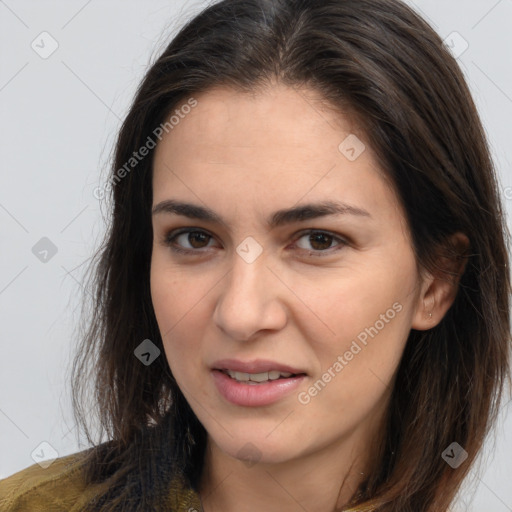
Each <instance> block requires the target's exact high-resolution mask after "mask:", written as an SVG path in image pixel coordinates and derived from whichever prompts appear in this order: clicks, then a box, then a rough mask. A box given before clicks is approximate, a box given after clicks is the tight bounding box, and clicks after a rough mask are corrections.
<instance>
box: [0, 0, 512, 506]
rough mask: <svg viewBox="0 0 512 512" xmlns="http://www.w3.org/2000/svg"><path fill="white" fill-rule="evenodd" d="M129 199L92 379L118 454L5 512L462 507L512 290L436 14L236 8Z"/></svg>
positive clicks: (135, 125) (125, 187)
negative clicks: (457, 500) (426, 17)
mask: <svg viewBox="0 0 512 512" xmlns="http://www.w3.org/2000/svg"><path fill="white" fill-rule="evenodd" d="M110 184H111V187H112V190H113V200H114V201H113V216H112V223H111V225H110V227H109V231H108V234H107V237H106V240H105V244H104V246H103V247H102V248H101V251H100V253H99V256H100V259H99V261H98V262H97V267H96V269H97V271H96V274H95V275H94V276H93V279H94V283H95V285H96V290H97V293H96V296H95V297H96V303H95V309H94V316H92V318H93V320H92V323H91V325H90V326H89V329H88V331H87V334H86V336H85V337H84V341H83V345H82V348H81V351H80V353H79V354H78V356H77V359H76V363H75V366H74V370H75V371H74V377H75V378H74V392H75V406H76V414H77V418H78V420H79V421H80V422H81V423H82V425H83V426H84V428H85V429H86V432H87V424H88V421H87V420H88V418H87V417H86V416H87V415H88V412H87V411H86V409H85V407H84V404H85V403H86V401H85V398H86V395H85V389H86V380H87V379H86V377H87V375H88V369H90V368H91V366H90V365H92V369H93V372H94V374H95V378H96V380H95V384H96V386H95V390H96V393H95V398H96V400H97V410H98V411H99V419H100V421H101V426H102V429H103V430H102V433H103V434H106V435H107V437H108V439H109V440H108V441H106V442H103V443H102V442H100V439H103V438H100V437H99V438H98V439H93V438H92V437H89V440H90V442H91V444H93V445H94V446H93V447H92V448H90V449H89V450H87V451H85V452H81V453H78V454H75V455H71V456H68V457H64V458H62V459H59V460H57V461H56V462H54V463H53V464H52V465H51V466H50V467H49V468H48V469H47V470H41V469H40V468H38V467H31V468H28V469H26V470H24V471H22V472H20V473H18V474H16V475H13V476H12V477H10V478H8V479H6V480H4V481H3V482H1V483H0V496H1V499H2V500H3V502H0V503H3V509H2V510H4V509H5V510H9V511H17V510H27V509H29V510H50V509H52V510H53V509H55V510H73V511H85V510H101V511H121V510H130V511H132V510H137V511H139V510H140V511H147V510H180V511H189V512H191V511H193V510H203V511H205V512H219V511H223V512H230V511H233V510H247V511H255V510H265V511H271V512H272V511H292V510H308V511H311V512H313V511H325V510H331V511H334V510H343V511H349V510H351V511H363V510H375V511H397V512H398V511H415V512H417V511H429V512H439V511H445V510H448V508H449V506H450V505H451V504H452V502H453V500H454V497H455V495H456V492H457V491H458V489H459V487H460V485H461V483H462V481H463V479H464V477H465V476H466V475H467V473H468V471H469V469H470V467H471V465H472V464H473V462H474V461H475V458H476V456H477V455H478V452H479V450H480V448H481V446H482V442H483V440H484V438H485V436H486V434H487V432H488V430H489V428H490V427H491V425H492V424H493V422H494V420H495V418H496V413H497V410H498V407H499V403H500V398H501V395H502V392H503V389H504V386H505V383H506V382H507V378H508V377H509V376H510V374H509V361H510V352H509V350H510V349H509V327H510V326H509V286H510V283H509V275H508V269H507V261H508V256H507V250H506V244H505V225H504V222H503V216H502V211H501V206H500V200H499V197H498V193H497V186H496V179H495V174H494V170H493V164H492V162H491V159H490V156H489V150H488V147H487V143H486V140H485V136H484V132H483V129H482V126H481V123H480V120H479V118H478V114H477V112H476V109H475V106H474V104H473V102H472V99H471V96H470V93H469V91H468V88H467V85H466V83H465V81H464V78H463V76H462V73H461V72H460V70H459V68H458V66H457V64H456V62H455V60H454V59H453V57H452V56H451V55H450V54H449V53H448V51H447V50H446V49H445V48H444V46H443V43H442V41H441V39H440V38H439V37H438V36H437V35H436V34H435V33H434V32H433V30H432V29H431V28H430V27H429V26H428V25H427V24H426V23H425V22H424V21H423V20H422V19H420V18H419V17H418V16H417V15H416V14H415V13H414V12H413V11H412V10H411V9H410V8H408V7H407V6H405V5H404V4H403V3H401V2H399V1H397V0H361V1H358V2H349V1H344V0H318V1H315V2H310V1H306V0H274V1H270V0H224V1H222V2H219V3H216V4H214V5H212V6H210V7H209V8H207V9H205V10H204V11H203V12H202V13H201V14H199V15H198V16H196V17H195V18H194V19H193V20H192V21H190V22H189V23H188V24H187V26H185V27H184V28H183V29H182V30H181V32H180V33H179V34H178V35H177V36H176V37H175V38H174V40H173V41H172V42H171V44H170V45H169V46H168V48H167V49H166V50H165V52H164V53H163V54H162V56H161V57H160V58H159V59H158V61H157V62H156V63H155V64H154V65H153V66H152V67H151V68H150V69H149V71H148V73H147V75H146V77H145V78H144V80H143V82H142V84H141V86H140V88H139V90H138V93H137V96H136V98H135V100H134V103H133V105H132V108H131V109H130V111H129V113H128V115H127V117H126V120H125V122H124V124H123V127H122V129H121V132H120V135H119V138H118V142H117V147H116V157H115V165H114V167H113V171H112V175H111V179H110ZM51 507H54V508H51Z"/></svg>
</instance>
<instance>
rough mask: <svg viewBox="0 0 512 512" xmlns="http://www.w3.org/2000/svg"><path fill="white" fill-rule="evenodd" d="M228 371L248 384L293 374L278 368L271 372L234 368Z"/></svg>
mask: <svg viewBox="0 0 512 512" xmlns="http://www.w3.org/2000/svg"><path fill="white" fill-rule="evenodd" d="M225 371H226V373H227V374H228V375H229V376H230V377H231V378H232V379H235V380H237V381H239V382H246V383H247V384H252V383H258V382H266V381H269V380H276V379H279V378H280V377H283V378H288V377H291V376H292V375H293V374H292V373H288V372H279V371H277V370H271V371H270V372H262V373H244V372H234V371H232V370H225Z"/></svg>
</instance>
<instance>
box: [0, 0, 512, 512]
mask: <svg viewBox="0 0 512 512" xmlns="http://www.w3.org/2000/svg"><path fill="white" fill-rule="evenodd" d="M205 3H206V2H204V1H200V0H196V1H194V2H189V1H185V0H175V1H169V0H167V1H163V0H152V1H147V2H143V1H142V0H138V1H134V0H129V1H127V0H123V1H121V0H110V1H99V0H89V1H85V0H80V1H75V0H74V1H69V0H68V1H35V0H32V1H29V0H6V1H1V0H0V48H1V50H0V51H1V55H0V108H1V116H0V145H1V146H0V147H1V152H0V155H1V160H0V165H1V167H0V168H1V171H0V172H1V174H0V176H1V184H0V226H1V238H0V240H1V252H0V258H1V268H0V315H1V325H2V332H1V338H0V340H1V341H0V343H1V354H2V356H1V357H0V478H2V477H5V476H8V475H10V474H12V473H14V472H15V471H18V470H21V469H22V468H24V467H26V466H28V465H31V464H33V463H34V460H33V459H32V457H31V454H32V453H33V452H34V450H35V449H36V448H37V450H36V451H37V453H40V452H41V450H43V451H44V452H45V454H50V455H51V448H49V447H48V446H47V445H43V447H40V443H41V442H47V443H49V444H50V445H51V447H53V449H55V450H56V452H57V453H58V454H59V455H61V456H62V455H65V454H68V453H72V452H75V451H78V450H79V449H82V448H84V447H85V446H83V445H79V443H78V441H77V438H76V428H75V426H74V424H73V422H72V419H71V414H70V401H69V382H68V373H67V368H68V366H69V360H70V356H71V354H72V351H73V348H74V346H75V328H76V325H77V323H78V319H79V307H80V293H81V286H82V284H81V283H82V281H83V269H84V267H85V265H83V263H84V262H85V261H86V260H87V258H89V257H90V256H91V254H92V253H93V250H94V249H95V247H96V245H97V243H98V241H99V238H100V236H101V234H102V233H103V229H104V226H103V220H102V210H101V202H100V201H98V200H97V199H96V198H95V197H94V195H93V190H94V188H95V187H97V186H98V185H101V184H102V183H103V182H104V180H105V176H106V172H107V167H108V159H109V156H110V151H111V148H112V144H113V141H114V138H115V134H116V132H117V130H118V128H119V126H120V122H121V120H122V118H123V117H124V115H125V113H126V111H127V108H128V106H129V102H130V100H131V98H132V96H133V94H134V91H135V88H136V86H137V84H138V83H139V81H140V79H141V77H142V76H143V74H144V72H145V71H146V69H147V65H148V63H149V62H150V60H151V59H152V58H154V57H156V56H157V55H158V54H159V52H160V51H161V50H162V49H163V47H164V46H165V43H166V42H168V41H169V39H170V37H171V36H172V34H173V33H175V31H176V29H177V28H178V27H180V26H182V25H183V24H184V22H185V21H186V20H188V19H189V18H190V17H191V16H192V15H193V14H194V13H195V12H197V11H198V9H199V8H201V7H202V6H203V5H205ZM410 3H411V4H412V5H413V6H414V7H416V8H417V10H418V11H419V12H420V13H422V14H423V15H424V17H426V18H427V19H428V20H429V21H430V23H431V24H432V25H433V26H434V28H435V29H436V30H437V31H438V33H439V34H440V35H441V36H442V37H443V38H445V37H447V36H449V35H450V34H452V33H453V32H454V31H455V32H458V33H459V34H460V36H461V37H462V38H463V39H464V40H465V41H467V43H468V44H469V47H468V48H467V50H466V51H465V52H464V53H463V54H462V55H461V56H460V57H459V62H460V64H461V66H462V68H463V70H464V72H465V73H466V76H467V78H468V81H469V83H470V86H471V89H472V92H473V94H474V98H475V100H476V102H477V105H478V108H479V110H480V113H481V116H482V118H483V122H484V124H485V126H486V129H487V132H488V135H489V138H490V141H491V144H492V149H493V154H494V157H495V160H496V163H497V166H498V168H499V172H500V179H501V186H502V189H503V193H504V196H505V197H506V207H507V211H508V218H510V212H511V209H512V168H511V162H512V148H511V137H510V125H509V118H510V116H511V115H512V71H511V70H512V57H511V55H512V30H511V22H512V0H500V1H495V0H470V1H463V0H450V1H446V0H414V1H413V0H411V1H410ZM43 31H47V32H48V33H49V34H51V36H52V37H53V38H54V39H55V40H56V41H57V42H58V45H59V46H58V48H57V50H56V51H55V52H54V53H53V54H52V55H51V56H49V57H48V58H47V59H43V58H41V57H40V56H39V55H38V54H37V53H36V52H35V51H34V50H33V49H32V48H31V43H32V41H33V40H35V41H36V43H38V41H39V43H38V44H39V45H40V46H42V43H40V37H38V36H39V34H41V32H43ZM43 37H47V36H43ZM453 37H458V36H452V38H453ZM453 40H454V41H455V39H453ZM45 41H46V42H45V49H46V50H48V49H49V48H50V40H49V39H45ZM461 41H462V40H461V39H460V38H459V42H458V43H456V44H455V50H456V51H457V50H461V49H463V46H461V44H463V43H462V42H461ZM40 51H43V49H42V48H41V50H40ZM42 237H48V238H49V239H50V240H51V241H52V242H53V243H54V244H55V245H56V247H57V249H58V252H57V254H56V255H55V256H53V257H52V258H51V259H49V261H47V262H46V263H43V262H41V261H40V260H39V259H37V258H36V257H35V255H34V254H33V253H32V247H33V246H34V245H35V244H36V242H38V241H39V240H40V239H41V238H42ZM508 399H509V398H507V400H508ZM494 444H495V451H493V450H492V448H493V447H494ZM511 455H512V406H511V403H510V402H508V403H506V404H504V406H503V408H502V414H501V418H500V423H499V425H498V427H497V430H496V436H495V437H493V438H491V439H490V441H489V443H488V446H487V448H486V451H485V454H484V457H483V460H482V471H481V473H479V474H476V473H473V475H474V476H473V478H472V480H471V481H468V483H467V484H466V486H465V489H464V491H463V493H462V495H461V499H460V500H459V508H458V509H457V510H467V511H471V512H484V511H485V512H489V511H492V512H505V511H512V486H511V485H510V483H511V482H510V476H511V475H512V457H511ZM473 494H474V496H473Z"/></svg>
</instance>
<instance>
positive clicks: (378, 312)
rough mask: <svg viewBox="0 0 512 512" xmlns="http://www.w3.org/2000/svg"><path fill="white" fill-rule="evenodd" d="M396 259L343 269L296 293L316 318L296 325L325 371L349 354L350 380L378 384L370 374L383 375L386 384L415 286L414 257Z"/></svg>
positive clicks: (399, 347)
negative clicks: (365, 378) (334, 276)
mask: <svg viewBox="0 0 512 512" xmlns="http://www.w3.org/2000/svg"><path fill="white" fill-rule="evenodd" d="M395 254H396V256H397V258H398V259H394V258H389V257H388V258H387V260H386V258H385V257H384V256H383V257H382V258H379V259H380V264H377V263H376V262H371V263H370V264H368V265H365V266H364V268H357V270H356V268H355V267H354V268H348V269H343V271H342V272H340V273H339V276H338V277H337V278H335V279H333V278H332V274H331V276H330V277H329V276H326V277H325V278H321V279H317V280H315V282H303V283H302V286H301V288H300V289H297V290H296V291H297V295H299V296H301V297H304V298H305V300H304V302H305V303H306V304H307V305H308V306H309V308H310V311H311V312H314V313H315V315H313V314H309V315H296V317H295V318H294V321H295V322H296V323H297V324H299V325H300V327H299V328H300V330H301V332H302V333H303V334H304V335H305V337H306V338H307V339H308V340H309V342H310V344H311V345H312V348H313V350H314V352H315V354H316V356H317V359H318V361H319V366H320V367H321V371H322V372H323V371H325V370H326V369H328V368H330V367H331V366H332V365H333V364H334V363H335V362H336V361H337V360H338V356H344V355H346V357H344V359H345V360H346V361H347V364H346V366H345V367H344V369H343V373H344V374H347V377H346V378H348V377H349V375H353V376H354V377H353V378H357V376H356V374H358V375H359V378H360V377H361V376H362V375H365V376H366V377H368V376H370V377H371V378H372V379H373V380H375V376H374V375H373V374H372V373H371V372H372V371H374V372H375V373H377V374H378V375H379V372H383V379H384V380H386V381H387V380H388V379H389V378H390V377H391V376H392V373H393V372H394V370H395V369H396V366H397V365H398V363H399V360H400V357H401V354H402V352H403V349H404V346H405V342H406V340H407V336H408V334H409V331H410V328H411V324H412V317H413V312H414V304H415V300H416V294H415V293H414V290H415V286H416V285H417V273H416V266H415V260H414V258H413V256H412V254H410V252H409V251H407V252H404V253H403V254H402V255H400V252H399V251H397V252H396V253H395ZM397 261H400V265H398V264H397ZM349 369H350V371H347V370H349ZM340 373H341V372H340Z"/></svg>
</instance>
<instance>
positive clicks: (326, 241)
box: [309, 233, 334, 251]
mask: <svg viewBox="0 0 512 512" xmlns="http://www.w3.org/2000/svg"><path fill="white" fill-rule="evenodd" d="M333 240H334V237H333V236H332V235H328V234H327V233H312V234H311V235H309V243H310V244H311V247H312V248H313V249H314V250H315V251H323V250H325V249H329V247H331V245H332V242H333Z"/></svg>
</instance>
